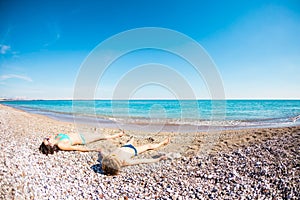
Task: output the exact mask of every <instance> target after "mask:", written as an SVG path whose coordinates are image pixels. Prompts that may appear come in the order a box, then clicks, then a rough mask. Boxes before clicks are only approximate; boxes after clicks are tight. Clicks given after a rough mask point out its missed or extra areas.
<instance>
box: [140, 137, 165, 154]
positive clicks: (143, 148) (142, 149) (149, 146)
mask: <svg viewBox="0 0 300 200" xmlns="http://www.w3.org/2000/svg"><path fill="white" fill-rule="evenodd" d="M169 142H170V138H167V139H165V140H164V141H162V142H160V143H158V144H146V145H143V146H139V147H136V150H137V152H138V153H143V152H145V151H148V150H154V149H157V148H159V147H161V146H163V145H166V144H168V143H169Z"/></svg>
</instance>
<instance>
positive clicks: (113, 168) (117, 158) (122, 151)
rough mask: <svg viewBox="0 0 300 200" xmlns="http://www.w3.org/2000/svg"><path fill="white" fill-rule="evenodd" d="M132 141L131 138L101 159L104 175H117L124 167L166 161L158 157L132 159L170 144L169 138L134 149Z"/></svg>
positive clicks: (162, 157)
mask: <svg viewBox="0 0 300 200" xmlns="http://www.w3.org/2000/svg"><path fill="white" fill-rule="evenodd" d="M133 142H134V139H133V138H131V139H130V140H129V141H128V142H127V143H126V144H125V145H123V146H122V147H120V148H118V149H116V150H115V151H113V152H112V153H110V154H109V155H104V156H103V159H102V170H103V172H104V174H107V175H117V174H118V173H119V171H120V169H121V167H124V166H130V165H138V164H143V163H154V162H158V161H160V160H165V159H167V157H166V156H160V157H158V158H152V159H135V160H133V159H132V157H134V156H137V155H138V154H140V153H143V152H145V151H147V150H154V149H157V148H159V147H161V146H162V145H166V144H168V143H169V142H170V138H167V139H165V140H164V141H162V142H160V143H158V144H146V145H143V146H139V147H135V146H133Z"/></svg>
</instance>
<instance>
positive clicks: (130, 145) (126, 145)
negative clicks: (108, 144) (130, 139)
mask: <svg viewBox="0 0 300 200" xmlns="http://www.w3.org/2000/svg"><path fill="white" fill-rule="evenodd" d="M121 147H128V148H131V149H133V150H134V155H135V156H137V150H136V148H135V147H134V146H133V145H132V144H125V145H123V146H121Z"/></svg>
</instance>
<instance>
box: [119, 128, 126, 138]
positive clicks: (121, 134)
mask: <svg viewBox="0 0 300 200" xmlns="http://www.w3.org/2000/svg"><path fill="white" fill-rule="evenodd" d="M120 131H121V132H120V133H119V134H118V137H122V136H123V135H125V131H124V130H122V129H120Z"/></svg>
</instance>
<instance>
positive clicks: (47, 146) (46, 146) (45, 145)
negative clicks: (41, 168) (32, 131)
mask: <svg viewBox="0 0 300 200" xmlns="http://www.w3.org/2000/svg"><path fill="white" fill-rule="evenodd" d="M58 150H59V148H58V146H57V145H56V144H55V145H52V144H51V143H50V142H49V138H45V139H44V141H43V142H42V144H41V145H40V147H39V151H40V152H42V153H43V154H46V155H48V154H54V152H57V151H58Z"/></svg>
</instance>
